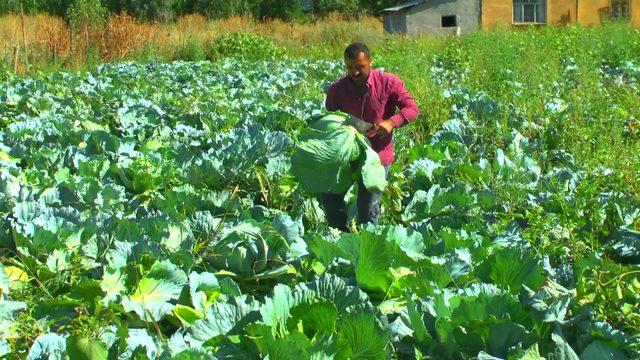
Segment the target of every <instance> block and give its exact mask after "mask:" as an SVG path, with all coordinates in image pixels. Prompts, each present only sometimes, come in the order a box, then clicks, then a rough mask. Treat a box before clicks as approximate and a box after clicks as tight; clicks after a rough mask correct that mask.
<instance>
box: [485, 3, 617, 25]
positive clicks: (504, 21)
mask: <svg viewBox="0 0 640 360" xmlns="http://www.w3.org/2000/svg"><path fill="white" fill-rule="evenodd" d="M582 1H592V0H582ZM596 1H601V0H596ZM603 1H609V0H603ZM575 21H576V0H547V24H550V25H566V24H569V23H571V22H575ZM511 25H513V0H482V27H483V28H489V29H491V28H495V27H498V26H511Z"/></svg>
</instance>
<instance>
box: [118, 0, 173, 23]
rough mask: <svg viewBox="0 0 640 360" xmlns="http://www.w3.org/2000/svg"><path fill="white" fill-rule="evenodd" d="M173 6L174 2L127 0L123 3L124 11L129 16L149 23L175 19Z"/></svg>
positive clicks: (167, 0)
mask: <svg viewBox="0 0 640 360" xmlns="http://www.w3.org/2000/svg"><path fill="white" fill-rule="evenodd" d="M174 4H175V0H129V1H126V2H125V6H126V10H127V12H129V14H131V16H133V17H135V18H137V19H140V20H149V21H169V20H172V19H173V18H174V17H175V13H174V9H173V6H174Z"/></svg>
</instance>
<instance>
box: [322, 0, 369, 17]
mask: <svg viewBox="0 0 640 360" xmlns="http://www.w3.org/2000/svg"><path fill="white" fill-rule="evenodd" d="M313 7H314V11H315V13H316V14H318V15H320V16H326V15H328V14H329V13H332V12H339V13H343V14H348V15H356V14H357V13H358V12H360V11H362V10H364V9H366V8H365V7H364V6H361V4H360V3H359V1H358V0H315V1H314V2H313Z"/></svg>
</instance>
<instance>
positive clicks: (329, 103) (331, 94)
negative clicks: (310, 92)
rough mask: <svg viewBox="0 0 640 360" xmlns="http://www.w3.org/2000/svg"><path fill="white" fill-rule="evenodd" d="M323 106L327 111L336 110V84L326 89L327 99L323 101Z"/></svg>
mask: <svg viewBox="0 0 640 360" xmlns="http://www.w3.org/2000/svg"><path fill="white" fill-rule="evenodd" d="M324 106H325V107H326V108H327V110H329V111H337V110H338V96H337V95H336V84H331V85H329V87H328V88H327V98H326V99H325V102H324Z"/></svg>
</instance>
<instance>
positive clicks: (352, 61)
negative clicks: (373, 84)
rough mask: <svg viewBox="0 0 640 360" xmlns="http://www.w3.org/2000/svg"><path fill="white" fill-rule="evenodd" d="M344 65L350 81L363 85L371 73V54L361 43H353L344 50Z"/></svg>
mask: <svg viewBox="0 0 640 360" xmlns="http://www.w3.org/2000/svg"><path fill="white" fill-rule="evenodd" d="M344 63H345V65H346V67H347V72H348V75H349V77H350V78H351V80H353V81H354V82H355V83H357V84H359V85H364V84H366V82H367V79H368V78H369V73H370V72H371V54H370V53H369V48H368V47H367V45H365V44H363V43H353V44H351V45H349V46H347V48H346V49H345V50H344Z"/></svg>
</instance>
